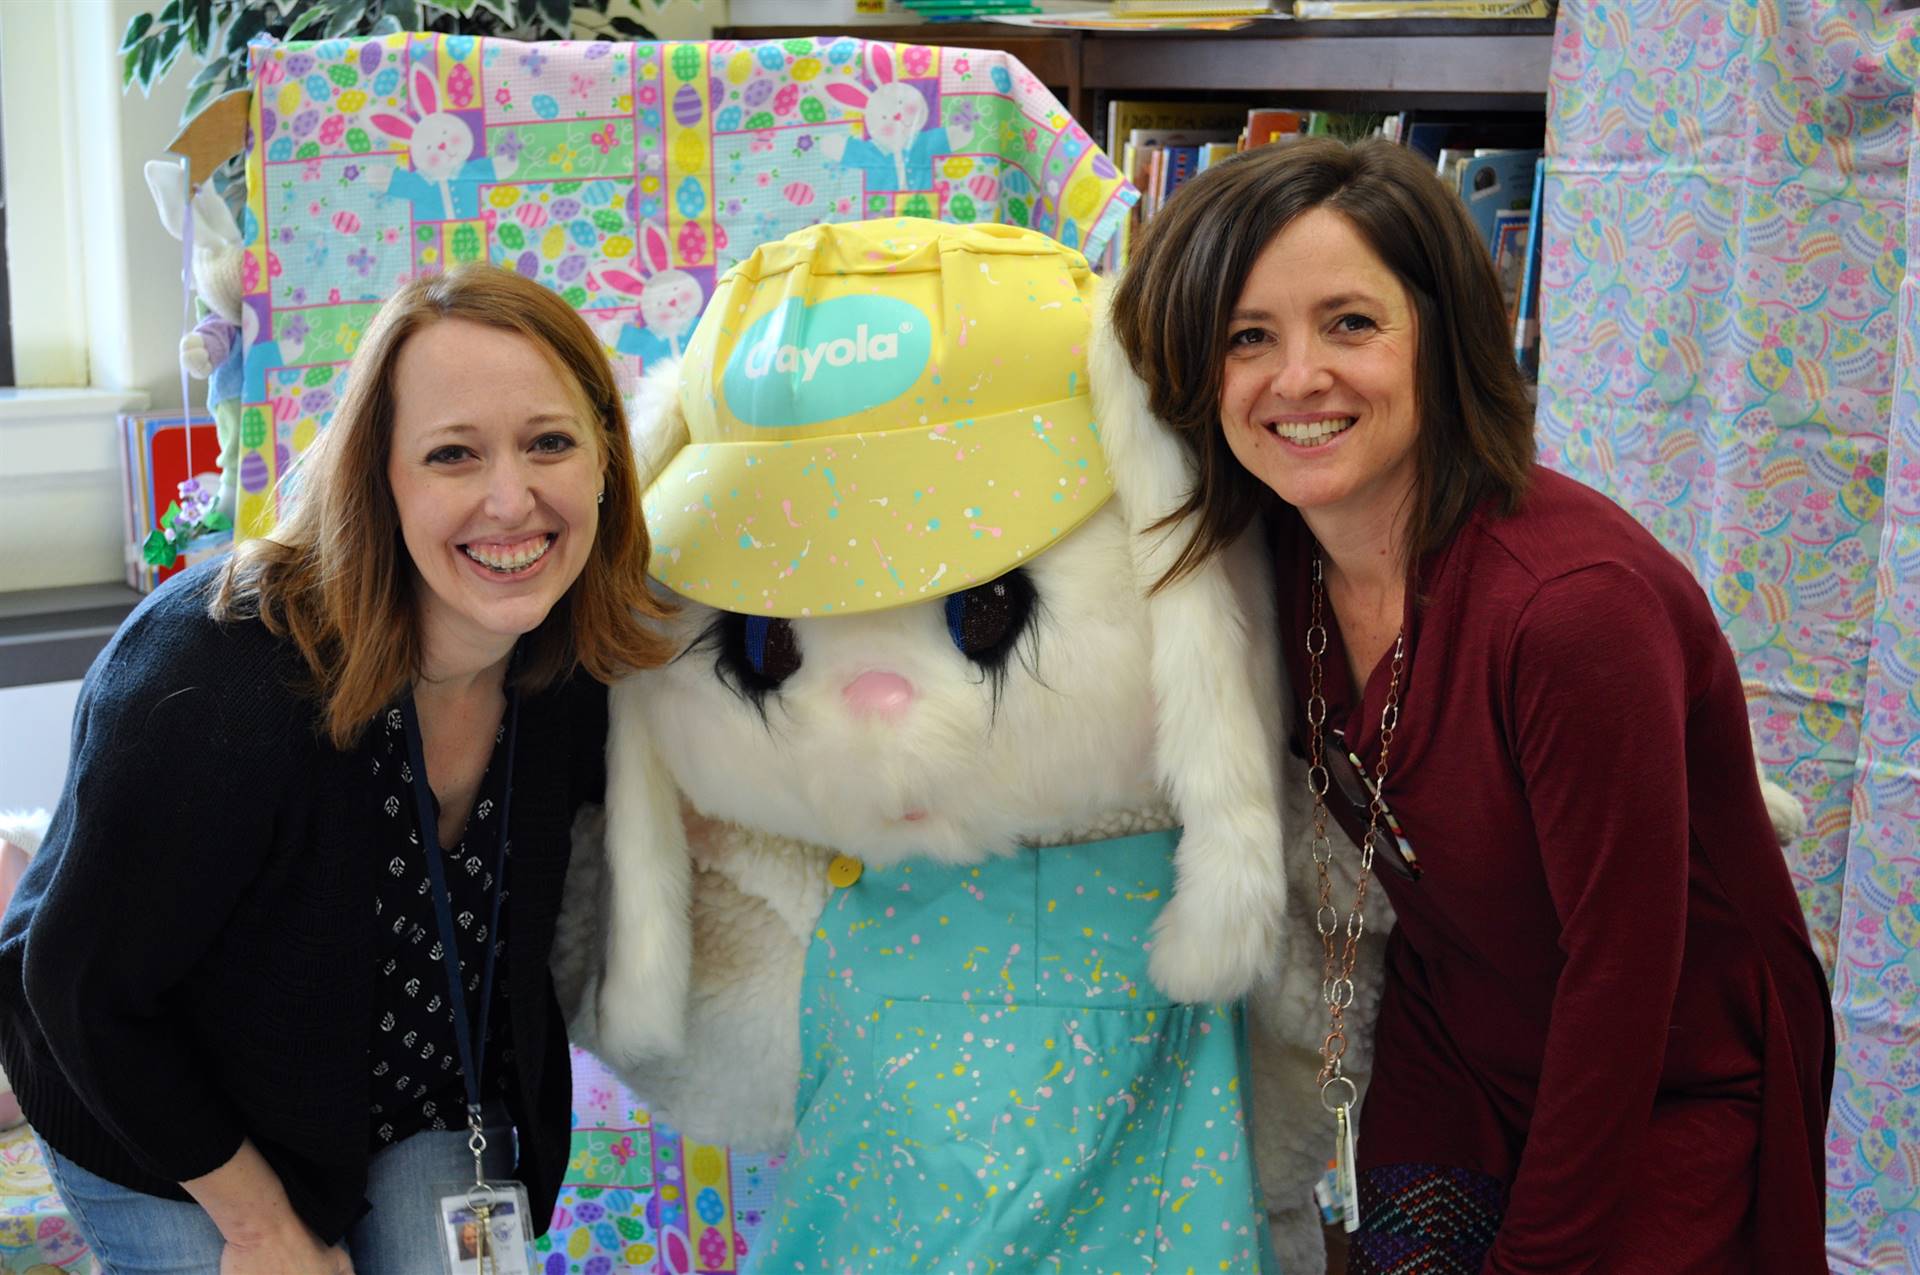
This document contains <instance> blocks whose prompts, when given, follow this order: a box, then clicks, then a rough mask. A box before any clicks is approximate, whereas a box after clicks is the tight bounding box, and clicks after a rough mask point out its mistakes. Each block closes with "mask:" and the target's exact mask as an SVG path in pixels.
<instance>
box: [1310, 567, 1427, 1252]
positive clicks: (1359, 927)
mask: <svg viewBox="0 0 1920 1275" xmlns="http://www.w3.org/2000/svg"><path fill="white" fill-rule="evenodd" d="M1326 600H1327V586H1326V581H1325V579H1324V573H1323V569H1322V564H1321V559H1320V556H1319V555H1318V554H1316V555H1314V559H1313V618H1312V623H1310V624H1309V625H1308V626H1307V657H1308V663H1307V726H1308V729H1309V734H1308V754H1307V791H1308V792H1309V793H1311V794H1312V795H1313V841H1312V849H1313V863H1314V866H1315V867H1316V868H1318V869H1319V874H1320V909H1319V911H1317V912H1316V913H1314V928H1315V929H1316V930H1317V931H1319V934H1320V945H1321V947H1322V949H1323V950H1324V952H1325V958H1324V959H1323V961H1322V963H1321V967H1320V969H1321V976H1320V997H1321V999H1322V1000H1324V1001H1325V1002H1326V1004H1327V1036H1326V1039H1325V1040H1324V1041H1323V1042H1322V1043H1321V1046H1320V1076H1319V1081H1320V1105H1321V1106H1322V1107H1324V1108H1325V1109H1326V1110H1327V1111H1328V1113H1329V1114H1331V1115H1332V1116H1333V1126H1334V1160H1333V1162H1334V1189H1335V1191H1336V1193H1337V1194H1338V1195H1339V1197H1340V1205H1341V1208H1342V1210H1343V1212H1344V1215H1345V1216H1344V1223H1345V1226H1346V1229H1347V1230H1348V1231H1353V1230H1356V1229H1358V1227H1359V1225H1360V1189H1359V1182H1358V1178H1357V1175H1356V1172H1355V1167H1354V1156H1355V1139H1354V1124H1353V1106H1354V1104H1355V1103H1356V1102H1358V1101H1359V1097H1360V1090H1359V1088H1358V1087H1357V1086H1356V1085H1355V1084H1354V1083H1353V1079H1352V1077H1350V1076H1348V1075H1347V1074H1346V1073H1345V1071H1344V1070H1343V1069H1342V1066H1341V1061H1340V1060H1341V1058H1342V1057H1343V1056H1345V1054H1346V1052H1347V1032H1346V1012H1347V1009H1348V1007H1349V1006H1351V1005H1352V1004H1353V968H1354V964H1355V962H1356V961H1357V960H1358V959H1359V955H1360V936H1361V934H1362V933H1363V932H1364V931H1365V930H1366V928H1367V923H1366V918H1365V917H1364V916H1363V914H1362V909H1363V908H1365V907H1366V903H1367V883H1368V882H1369V881H1370V880H1371V879H1372V876H1373V852H1374V847H1375V846H1377V845H1379V844H1380V843H1381V838H1382V837H1383V835H1384V834H1383V833H1382V831H1381V827H1380V823H1381V816H1382V814H1383V813H1384V811H1385V810H1386V798H1385V796H1384V794H1385V792H1386V788H1387V750H1388V748H1389V747H1390V746H1391V745H1392V743H1393V732H1394V728H1395V727H1397V726H1398V725H1399V724H1400V674H1401V672H1402V670H1403V669H1404V668H1405V667H1406V650H1407V631H1406V629H1405V628H1404V627H1403V628H1402V629H1401V630H1400V632H1399V633H1398V634H1396V635H1395V637H1394V639H1393V664H1392V670H1391V676H1390V677H1389V679H1388V681H1387V702H1386V704H1385V705H1384V706H1383V707H1382V708H1381V709H1380V760H1379V762H1378V763H1376V764H1375V766H1374V768H1373V778H1374V784H1373V801H1372V803H1371V805H1370V807H1369V809H1368V811H1367V835H1366V836H1365V837H1363V838H1361V841H1360V876H1359V880H1358V882H1357V883H1356V884H1355V885H1354V888H1353V906H1352V907H1351V908H1349V909H1348V911H1347V916H1346V921H1345V923H1344V924H1343V923H1342V922H1341V919H1340V911H1339V909H1338V908H1336V907H1334V905H1333V874H1332V872H1331V868H1332V865H1333V838H1332V837H1330V836H1328V835H1327V786H1328V779H1329V776H1328V773H1327V754H1326V739H1325V727H1326V721H1327V700H1326V696H1325V694H1324V693H1323V691H1322V685H1323V681H1324V677H1323V671H1322V669H1321V663H1320V661H1321V657H1322V656H1324V655H1325V654H1326V653H1327V625H1326ZM1342 937H1344V939H1345V942H1344V944H1342V943H1340V942H1339V940H1340V939H1341V938H1342Z"/></svg>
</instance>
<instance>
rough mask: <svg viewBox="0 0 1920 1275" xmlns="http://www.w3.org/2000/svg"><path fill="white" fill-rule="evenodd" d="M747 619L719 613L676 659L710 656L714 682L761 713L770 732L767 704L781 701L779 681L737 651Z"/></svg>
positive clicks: (724, 612)
mask: <svg viewBox="0 0 1920 1275" xmlns="http://www.w3.org/2000/svg"><path fill="white" fill-rule="evenodd" d="M747 618H748V617H746V616H744V615H739V614H737V613H735V612H732V611H721V612H719V613H717V614H716V615H715V616H714V617H713V619H712V620H711V621H709V622H708V624H707V627H706V628H704V629H702V630H700V636H699V637H697V638H695V639H694V640H693V641H692V642H691V643H690V644H688V646H687V649H686V650H684V651H682V652H681V653H680V654H679V655H678V656H676V657H675V658H676V660H682V659H685V658H686V657H687V656H689V655H692V654H694V653H695V652H696V651H697V652H702V653H706V654H711V655H712V656H713V676H714V678H715V680H717V681H718V682H719V683H720V684H721V685H722V686H724V687H726V688H727V689H728V690H730V691H732V692H733V693H734V694H735V695H736V696H738V697H739V698H740V701H741V702H742V703H744V704H746V705H747V706H748V707H750V708H752V709H753V711H754V712H756V713H758V714H759V715H760V720H761V722H762V723H763V724H765V725H766V726H767V728H768V729H769V730H771V729H772V728H773V726H772V722H771V721H770V720H769V719H768V716H767V701H768V700H769V699H777V698H778V695H779V690H780V682H779V681H777V680H774V679H771V678H767V677H763V676H760V675H758V674H756V673H755V672H754V671H753V668H752V666H751V665H749V664H748V663H747V662H746V661H745V660H744V659H742V658H740V655H739V653H738V651H737V649H736V648H737V646H738V645H739V644H740V642H741V641H742V640H743V638H744V630H745V626H746V621H747Z"/></svg>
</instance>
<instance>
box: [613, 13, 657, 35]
mask: <svg viewBox="0 0 1920 1275" xmlns="http://www.w3.org/2000/svg"><path fill="white" fill-rule="evenodd" d="M607 21H608V23H609V24H610V25H611V26H612V27H613V29H614V30H615V31H616V32H618V33H619V34H621V35H624V36H626V37H627V38H628V39H629V40H651V39H653V32H652V31H650V30H648V29H647V28H646V27H644V26H642V25H640V24H639V23H638V22H635V21H634V20H633V19H632V18H629V17H626V16H625V15H616V16H614V17H611V18H608V19H607Z"/></svg>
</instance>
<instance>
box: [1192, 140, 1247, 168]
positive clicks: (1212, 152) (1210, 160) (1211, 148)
mask: <svg viewBox="0 0 1920 1275" xmlns="http://www.w3.org/2000/svg"><path fill="white" fill-rule="evenodd" d="M1239 149H1240V144H1239V143H1238V142H1208V143H1207V144H1206V145H1204V146H1202V147H1201V148H1200V170H1199V171H1200V172H1203V173H1204V172H1206V171H1207V170H1208V169H1209V168H1212V167H1213V166H1214V165H1215V164H1217V163H1219V162H1220V161H1221V160H1223V159H1226V158H1228V157H1229V156H1232V155H1234V154H1236V153H1237V152H1238V151H1239Z"/></svg>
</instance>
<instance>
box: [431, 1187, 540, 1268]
mask: <svg viewBox="0 0 1920 1275" xmlns="http://www.w3.org/2000/svg"><path fill="white" fill-rule="evenodd" d="M436 1195H437V1196H438V1198H439V1201H440V1216H439V1219H438V1221H439V1226H440V1269H441V1271H442V1272H443V1275H532V1273H533V1227H532V1222H531V1220H530V1219H529V1217H528V1215H527V1189H526V1188H525V1187H523V1186H521V1185H520V1184H519V1183H518V1182H509V1181H502V1180H497V1179H495V1180H489V1181H487V1182H485V1183H468V1184H467V1185H466V1186H443V1187H441V1188H440V1189H439V1190H438V1191H437V1192H436Z"/></svg>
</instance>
